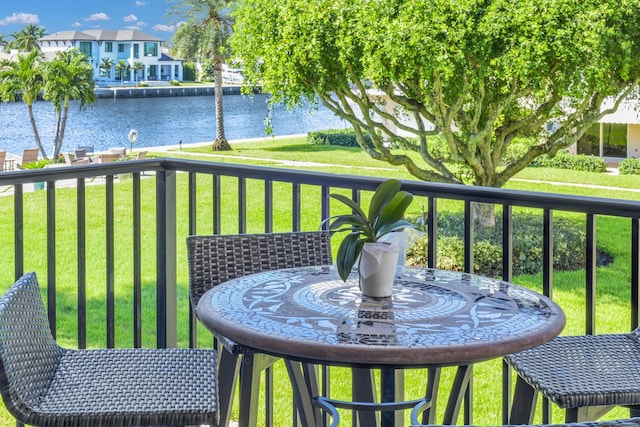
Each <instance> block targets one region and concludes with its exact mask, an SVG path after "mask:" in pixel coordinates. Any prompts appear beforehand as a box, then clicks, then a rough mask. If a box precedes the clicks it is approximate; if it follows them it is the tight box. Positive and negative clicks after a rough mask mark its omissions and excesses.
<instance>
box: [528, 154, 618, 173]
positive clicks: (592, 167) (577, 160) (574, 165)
mask: <svg viewBox="0 0 640 427" xmlns="http://www.w3.org/2000/svg"><path fill="white" fill-rule="evenodd" d="M529 166H531V167H546V168H559V169H571V170H577V171H586V172H606V170H607V162H606V161H605V160H604V159H603V158H601V157H595V156H586V155H584V154H569V153H566V152H559V153H558V154H556V156H555V157H554V158H552V159H551V158H549V156H547V155H544V156H540V157H538V158H537V159H535V160H534V161H533V162H531V164H530V165H529Z"/></svg>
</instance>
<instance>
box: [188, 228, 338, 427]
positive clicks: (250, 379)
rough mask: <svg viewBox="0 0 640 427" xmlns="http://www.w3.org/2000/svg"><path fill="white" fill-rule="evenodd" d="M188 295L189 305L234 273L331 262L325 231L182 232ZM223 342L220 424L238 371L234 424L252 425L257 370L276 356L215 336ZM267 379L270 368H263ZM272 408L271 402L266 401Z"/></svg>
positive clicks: (254, 419) (195, 303) (226, 414)
mask: <svg viewBox="0 0 640 427" xmlns="http://www.w3.org/2000/svg"><path fill="white" fill-rule="evenodd" d="M187 255H188V259H189V296H190V299H191V305H192V306H193V309H194V311H195V309H196V307H197V305H198V302H199V301H200V298H201V297H202V295H203V294H204V293H205V292H206V291H208V290H209V289H211V288H212V287H214V286H216V285H218V284H220V283H222V282H224V281H227V280H231V279H234V278H236V277H242V276H246V275H248V274H253V273H259V272H262V271H270V270H277V269H280V268H289V267H303V266H315V265H327V264H331V262H332V259H331V242H330V238H329V233H328V232H325V231H314V232H292V233H266V234H239V235H215V236H189V237H187ZM218 339H219V340H220V341H221V342H222V344H223V347H224V348H223V349H221V351H222V354H221V355H220V356H221V362H220V369H219V372H220V375H219V379H218V380H219V396H220V397H219V398H220V402H221V405H220V424H221V425H226V423H227V422H228V420H229V416H230V413H229V412H228V411H227V408H231V404H232V399H233V395H234V390H235V384H236V381H237V377H238V371H240V394H239V398H240V411H239V414H240V419H239V423H240V426H241V427H242V426H247V425H249V426H253V425H256V421H257V416H258V405H257V403H258V394H259V390H260V372H261V371H262V370H265V369H268V368H269V367H270V366H271V365H272V364H273V363H274V362H275V361H276V360H277V358H275V357H273V356H268V355H265V354H261V353H256V352H255V350H253V349H249V348H245V347H243V346H241V345H239V344H237V343H235V342H233V341H231V340H229V339H225V338H224V337H218ZM266 375H267V381H268V382H270V381H271V380H270V378H271V374H270V373H269V371H267V374H266ZM266 407H267V408H268V409H267V410H268V411H272V410H273V408H272V402H267V404H266Z"/></svg>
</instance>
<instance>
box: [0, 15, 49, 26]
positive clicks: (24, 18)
mask: <svg viewBox="0 0 640 427" xmlns="http://www.w3.org/2000/svg"><path fill="white" fill-rule="evenodd" d="M38 22H40V20H39V19H38V15H33V14H31V13H14V14H13V15H11V16H7V17H6V18H4V19H0V26H4V25H11V24H37V23H38Z"/></svg>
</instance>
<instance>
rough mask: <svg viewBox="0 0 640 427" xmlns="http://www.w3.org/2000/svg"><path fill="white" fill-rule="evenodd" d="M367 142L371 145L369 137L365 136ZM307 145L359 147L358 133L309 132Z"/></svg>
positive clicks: (343, 130) (337, 131)
mask: <svg viewBox="0 0 640 427" xmlns="http://www.w3.org/2000/svg"><path fill="white" fill-rule="evenodd" d="M364 139H365V142H366V143H367V144H371V138H370V137H369V135H365V136H364ZM307 144H313V145H337V146H340V147H359V146H360V145H358V141H357V140H356V132H355V131H354V130H353V129H337V130H323V131H318V132H309V134H308V135H307Z"/></svg>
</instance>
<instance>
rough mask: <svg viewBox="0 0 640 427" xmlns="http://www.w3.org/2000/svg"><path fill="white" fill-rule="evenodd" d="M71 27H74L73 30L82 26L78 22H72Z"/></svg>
mask: <svg viewBox="0 0 640 427" xmlns="http://www.w3.org/2000/svg"><path fill="white" fill-rule="evenodd" d="M71 26H72V27H74V28H75V27H81V26H82V24H81V23H79V22H74V23H73V24H71Z"/></svg>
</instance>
